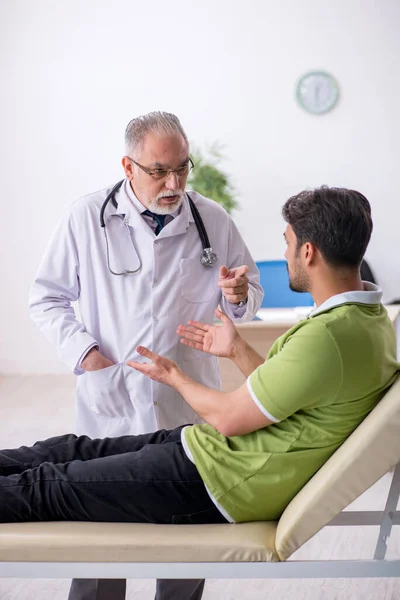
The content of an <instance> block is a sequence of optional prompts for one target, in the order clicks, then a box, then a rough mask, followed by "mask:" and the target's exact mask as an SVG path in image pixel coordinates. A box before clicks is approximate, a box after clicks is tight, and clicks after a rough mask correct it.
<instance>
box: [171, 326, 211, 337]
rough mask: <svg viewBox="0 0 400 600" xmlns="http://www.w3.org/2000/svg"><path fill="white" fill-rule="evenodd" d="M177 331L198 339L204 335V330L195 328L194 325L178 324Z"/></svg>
mask: <svg viewBox="0 0 400 600" xmlns="http://www.w3.org/2000/svg"><path fill="white" fill-rule="evenodd" d="M177 333H178V334H179V335H183V336H184V337H188V338H190V339H198V340H199V341H200V340H202V339H204V335H205V332H204V331H203V330H201V329H196V328H195V327H186V326H183V325H179V327H178V329H177Z"/></svg>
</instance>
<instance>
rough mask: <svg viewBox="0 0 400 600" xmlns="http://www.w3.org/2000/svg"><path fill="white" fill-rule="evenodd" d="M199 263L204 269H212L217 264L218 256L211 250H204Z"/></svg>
mask: <svg viewBox="0 0 400 600" xmlns="http://www.w3.org/2000/svg"><path fill="white" fill-rule="evenodd" d="M200 262H201V264H202V265H203V267H206V269H212V268H213V266H214V265H215V264H216V263H217V262H218V256H217V255H216V254H215V252H213V251H212V248H204V249H203V254H202V256H201V258H200Z"/></svg>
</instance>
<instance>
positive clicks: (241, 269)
mask: <svg viewBox="0 0 400 600" xmlns="http://www.w3.org/2000/svg"><path fill="white" fill-rule="evenodd" d="M231 270H232V271H233V272H234V274H235V277H242V276H243V275H246V273H248V271H249V267H248V266H247V265H240V267H236V268H235V269H231Z"/></svg>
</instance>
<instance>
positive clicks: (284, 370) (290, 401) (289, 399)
mask: <svg viewBox="0 0 400 600" xmlns="http://www.w3.org/2000/svg"><path fill="white" fill-rule="evenodd" d="M341 384H342V361H341V356H340V353H339V350H338V348H337V345H336V343H335V340H334V339H333V337H332V335H331V333H330V332H329V329H328V328H327V327H326V325H325V324H324V323H321V322H318V321H313V320H309V321H306V322H305V324H304V325H303V326H301V327H299V329H297V330H296V331H295V332H294V333H293V334H292V335H291V336H290V337H289V338H288V339H287V340H286V342H285V343H284V345H283V347H282V349H281V350H280V352H278V353H277V354H275V355H274V356H273V357H271V358H269V359H268V360H266V361H265V363H264V364H262V365H261V366H260V367H258V368H257V369H256V370H255V371H254V372H253V373H252V374H251V375H250V377H249V378H248V379H247V387H248V390H249V392H250V395H251V397H252V398H253V400H254V402H255V403H256V404H257V406H258V408H259V409H260V410H261V412H262V413H264V414H265V416H266V417H267V418H268V419H270V421H272V422H274V423H278V422H279V421H282V420H283V419H286V418H287V417H289V416H291V415H293V414H294V413H296V412H298V411H300V410H304V409H309V408H315V407H318V406H326V405H329V404H332V403H333V402H334V400H335V398H336V396H337V394H338V392H339V390H340V387H341Z"/></svg>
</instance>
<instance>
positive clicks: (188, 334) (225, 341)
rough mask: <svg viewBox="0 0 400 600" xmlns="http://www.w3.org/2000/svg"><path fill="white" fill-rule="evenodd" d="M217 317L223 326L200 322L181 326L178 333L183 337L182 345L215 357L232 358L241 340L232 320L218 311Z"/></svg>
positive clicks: (191, 322) (190, 322) (216, 312)
mask: <svg viewBox="0 0 400 600" xmlns="http://www.w3.org/2000/svg"><path fill="white" fill-rule="evenodd" d="M215 315H216V316H217V317H218V319H221V321H222V325H206V324H205V323H199V322H198V321H189V325H179V327H178V329H177V333H178V334H179V335H181V336H182V339H181V343H182V344H185V346H191V348H195V349H196V350H202V351H203V352H207V353H208V354H213V355H214V356H221V357H224V358H231V357H232V356H233V353H234V349H235V345H236V343H237V341H238V340H239V339H240V336H239V334H238V332H237V329H236V327H235V326H234V324H233V323H232V321H231V319H230V318H229V317H228V316H227V315H226V314H225V313H223V312H221V311H220V310H218V309H216V311H215Z"/></svg>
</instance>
